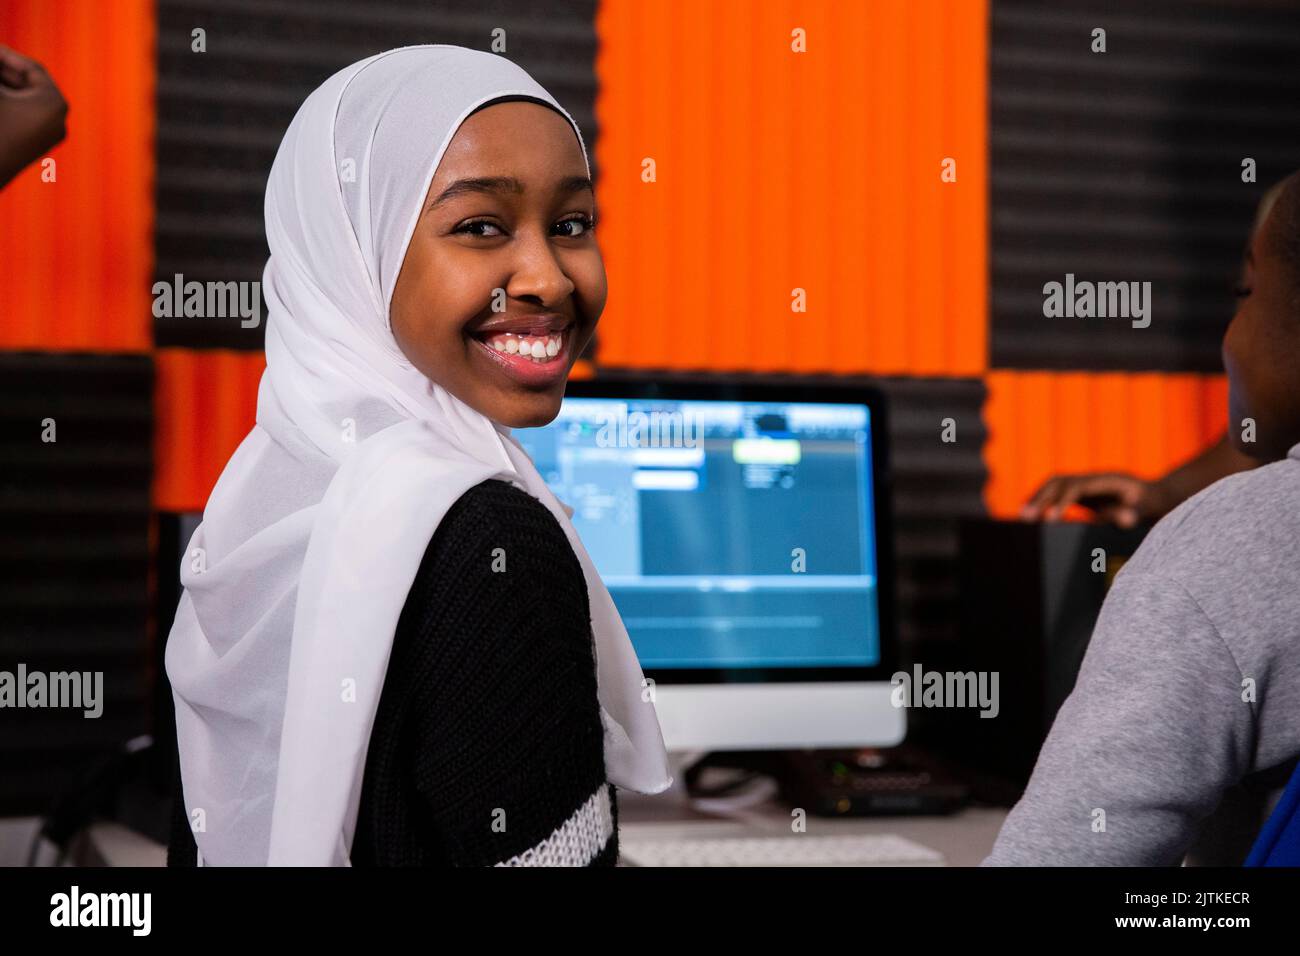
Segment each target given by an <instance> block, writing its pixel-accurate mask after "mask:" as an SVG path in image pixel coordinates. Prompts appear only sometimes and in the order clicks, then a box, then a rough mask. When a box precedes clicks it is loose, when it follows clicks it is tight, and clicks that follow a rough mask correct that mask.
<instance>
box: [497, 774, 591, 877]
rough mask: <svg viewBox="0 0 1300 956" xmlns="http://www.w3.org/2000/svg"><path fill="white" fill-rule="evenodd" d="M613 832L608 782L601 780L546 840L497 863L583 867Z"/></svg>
mask: <svg viewBox="0 0 1300 956" xmlns="http://www.w3.org/2000/svg"><path fill="white" fill-rule="evenodd" d="M613 835H614V819H613V817H612V816H611V814H610V806H609V784H607V783H603V784H601V785H600V786H599V787H598V788H597V789H596V792H595V793H593V794H592V795H591V796H590V797H589V798H588V799H587V802H586V803H584V804H583V805H582V806H581V807H579V808H578V810H577V812H576V813H574V814H573V816H571V817H569V819H567V820H565V821H564V823H562V824H561V825H560V826H558V827H556V829H555V831H554V832H553V833H551V835H550V836H548V837H547V838H546V839H545V840H543V841H542V842H541V843H538V844H537V845H536V846H531V847H529V848H528V849H527V850H525V851H524V852H523V853H520V854H518V855H516V856H512V857H511V858H510V859H508V860H506V861H505V862H503V863H498V864H497V866H586V865H587V864H588V863H590V862H591V860H592V858H593V857H595V856H596V855H597V854H598V853H600V851H601V850H603V849H604V848H605V844H606V843H607V842H608V841H609V838H610V837H611V836H613Z"/></svg>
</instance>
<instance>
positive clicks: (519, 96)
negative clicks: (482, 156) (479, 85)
mask: <svg viewBox="0 0 1300 956" xmlns="http://www.w3.org/2000/svg"><path fill="white" fill-rule="evenodd" d="M498 103H536V104H537V105H538V106H545V107H546V108H547V109H548V110H552V111H554V112H555V113H556V115H558V116H564V114H563V113H561V112H560V111H559V110H557V109H555V106H554V105H553V104H551V103H548V102H546V100H543V99H539V98H538V97H536V96H529V95H528V94H527V93H511V94H509V95H508V96H498V97H495V98H493V99H490V100H488V101H487V102H486V103H480V104H479V105H478V106H476V107H474V108H473V109H472V110H470V111H469V116H473V115H474V114H475V113H477V112H478V111H479V110H485V109H487V108H488V107H489V106H496V105H497V104H498ZM469 116H467V117H465V118H466V119H469ZM565 122H566V123H567V122H568V119H565Z"/></svg>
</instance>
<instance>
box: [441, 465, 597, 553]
mask: <svg viewBox="0 0 1300 956" xmlns="http://www.w3.org/2000/svg"><path fill="white" fill-rule="evenodd" d="M466 535H469V536H473V537H475V538H478V539H492V540H496V541H512V542H516V543H518V542H531V543H534V544H537V545H539V546H542V547H549V548H555V549H556V550H557V557H563V556H565V555H566V554H567V555H568V557H571V558H573V563H574V565H577V558H576V556H575V555H574V554H573V550H572V548H571V547H570V546H569V542H568V538H567V537H566V536H565V534H564V529H563V528H561V527H560V523H559V521H557V520H556V518H555V515H553V514H552V513H551V511H550V509H549V508H547V507H546V505H544V504H542V503H541V502H540V501H538V500H537V498H535V497H533V495H532V494H530V493H529V492H527V491H525V490H524V489H522V488H520V487H518V486H517V485H514V484H512V483H510V482H508V481H503V480H501V479H499V478H489V479H487V480H485V481H481V482H479V483H478V484H477V485H474V486H473V487H472V488H469V489H468V490H467V491H466V492H465V493H464V494H462V495H461V496H460V497H459V498H458V499H457V500H456V501H455V502H454V503H453V504H452V506H451V508H449V509H448V511H447V514H446V515H445V516H444V517H443V519H442V522H441V523H440V524H439V526H438V530H437V532H435V541H436V540H437V538H438V537H439V536H442V537H453V536H454V537H463V536H466Z"/></svg>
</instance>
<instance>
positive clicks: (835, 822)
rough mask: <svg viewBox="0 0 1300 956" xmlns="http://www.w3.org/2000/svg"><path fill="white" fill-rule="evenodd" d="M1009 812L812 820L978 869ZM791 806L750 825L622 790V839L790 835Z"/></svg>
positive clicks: (766, 811) (824, 829) (676, 799)
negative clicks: (891, 839)
mask: <svg viewBox="0 0 1300 956" xmlns="http://www.w3.org/2000/svg"><path fill="white" fill-rule="evenodd" d="M1008 812H1009V811H1008V809H1007V808H1005V807H968V808H966V809H964V810H959V811H958V812H956V813H953V814H950V815H948V816H915V817H904V816H900V817H816V816H811V815H810V816H809V817H808V818H807V831H806V832H808V833H811V834H821V835H823V836H832V835H835V834H840V833H842V834H846V835H847V834H864V833H865V834H871V833H893V834H895V835H897V836H900V837H906V838H907V839H909V840H915V841H916V842H917V843H920V844H921V845H922V846H928V847H930V848H931V849H934V850H938V851H939V852H940V853H942V854H943V855H944V859H945V860H946V861H947V864H948V866H977V865H978V864H979V862H980V861H981V860H983V859H984V857H986V856H988V854H989V851H990V850H992V849H993V841H994V840H996V839H997V835H998V830H1000V829H1001V828H1002V821H1003V820H1004V819H1005V818H1006V815H1007V813H1008ZM790 820H791V817H790V807H789V806H788V805H786V804H784V803H777V802H774V801H769V802H768V803H765V804H762V805H761V806H759V807H756V808H755V809H753V810H750V811H747V813H746V822H740V821H733V820H730V819H728V818H725V817H720V816H717V815H715V814H709V813H701V812H699V811H698V810H695V809H693V808H692V807H691V806H689V805H688V804H686V803H684V802H683V801H682V799H681V798H680V796H679V795H677V794H675V793H674V792H673V791H669V792H667V793H664V794H657V795H655V796H646V795H645V794H640V793H632V792H630V791H626V790H619V791H618V831H619V838H620V839H622V840H628V839H638V840H639V839H647V838H650V839H653V838H656V837H660V838H662V837H676V838H681V837H683V836H685V837H697V838H700V839H704V838H706V837H715V836H743V835H750V836H753V835H761V834H762V833H764V832H766V831H769V830H770V831H771V832H773V833H775V834H787V833H789V832H790Z"/></svg>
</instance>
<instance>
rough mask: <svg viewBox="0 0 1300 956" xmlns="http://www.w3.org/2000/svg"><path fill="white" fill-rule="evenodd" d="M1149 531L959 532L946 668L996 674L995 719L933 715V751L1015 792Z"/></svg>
mask: <svg viewBox="0 0 1300 956" xmlns="http://www.w3.org/2000/svg"><path fill="white" fill-rule="evenodd" d="M1146 530H1147V528H1146V527H1139V528H1135V529H1129V530H1126V529H1121V528H1117V527H1113V526H1110V525H1100V524H1085V523H1077V522H1069V523H1055V524H1039V523H1032V524H1031V523H1027V522H1018V521H989V520H971V521H967V522H964V523H963V524H962V525H961V527H960V529H959V541H960V557H959V575H958V579H959V611H958V643H957V646H956V647H954V648H953V649H952V651H951V659H950V660H949V661H948V662H947V664H946V665H945V666H946V667H950V668H955V669H959V670H962V671H976V672H996V673H997V675H998V707H997V714H996V716H994V717H990V718H982V717H980V715H979V713H978V712H976V711H972V710H965V711H962V710H955V709H954V710H948V711H944V712H942V713H940V714H937V715H927V717H937V720H936V721H935V722H934V732H933V733H934V740H935V741H936V742H937V745H938V749H940V750H942V751H943V752H945V753H946V754H948V755H949V756H950V757H952V758H953V759H954V760H956V761H958V762H960V763H962V764H964V765H967V766H969V767H971V768H972V769H974V770H977V771H979V772H981V773H989V774H993V775H995V776H997V777H999V778H1001V779H1003V780H1004V781H1006V782H1007V783H1009V784H1012V785H1014V787H1017V788H1020V787H1023V785H1024V784H1025V783H1026V782H1028V780H1029V776H1030V773H1031V772H1032V770H1033V767H1034V762H1035V760H1036V759H1037V757H1038V751H1039V749H1040V748H1041V746H1042V743H1043V741H1044V740H1045V739H1046V737H1047V733H1048V731H1049V730H1050V729H1051V726H1052V721H1053V720H1054V719H1055V717H1056V712H1057V711H1058V710H1059V709H1060V706H1061V704H1062V703H1064V701H1065V699H1066V698H1067V697H1068V696H1069V694H1070V691H1071V690H1072V689H1073V688H1074V681H1075V677H1076V676H1077V675H1078V672H1079V666H1080V664H1081V663H1082V661H1083V656H1084V652H1085V651H1086V650H1087V648H1088V641H1089V639H1090V638H1091V636H1092V630H1093V627H1094V625H1095V624H1096V622H1097V616H1098V613H1099V612H1100V610H1101V605H1102V602H1103V601H1104V600H1105V597H1106V593H1107V591H1108V590H1109V588H1110V585H1111V582H1112V581H1113V580H1114V577H1115V575H1116V574H1117V573H1118V571H1119V569H1120V568H1121V567H1123V565H1124V562H1125V561H1127V560H1128V558H1129V557H1131V556H1132V555H1133V553H1134V552H1135V551H1136V550H1137V547H1138V545H1139V544H1140V543H1141V541H1142V538H1143V537H1144V536H1145V534H1146Z"/></svg>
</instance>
